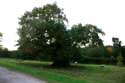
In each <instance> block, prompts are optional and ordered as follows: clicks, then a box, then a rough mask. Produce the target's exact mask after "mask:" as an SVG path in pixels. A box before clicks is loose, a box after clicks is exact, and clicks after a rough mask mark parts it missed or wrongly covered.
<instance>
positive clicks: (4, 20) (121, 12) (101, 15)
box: [0, 0, 125, 50]
mask: <svg viewBox="0 0 125 83" xmlns="http://www.w3.org/2000/svg"><path fill="white" fill-rule="evenodd" d="M55 1H56V2H57V4H58V6H59V7H60V8H64V12H65V13H66V15H67V18H68V19H69V27H70V26H72V25H73V24H77V23H82V24H94V25H97V27H98V28H101V29H102V30H103V31H104V32H105V33H106V35H105V36H104V37H103V38H102V39H103V40H104V44H105V45H111V44H112V37H119V38H120V40H121V41H122V42H123V44H124V45H125V38H124V34H125V30H124V28H125V0H0V32H2V33H3V40H2V44H3V46H4V47H7V48H8V49H10V50H14V49H16V48H17V47H15V44H16V43H17V42H16V40H17V39H18V35H17V28H18V27H19V25H18V22H19V20H18V18H19V17H21V15H23V14H24V12H25V11H30V10H32V9H33V8H34V7H40V6H43V5H45V4H47V3H53V2H55Z"/></svg>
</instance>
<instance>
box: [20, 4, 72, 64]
mask: <svg viewBox="0 0 125 83" xmlns="http://www.w3.org/2000/svg"><path fill="white" fill-rule="evenodd" d="M65 22H67V19H66V16H65V14H64V12H63V10H62V9H60V8H58V6H57V5H56V4H47V5H45V6H44V7H40V8H34V9H33V10H32V11H31V12H26V13H25V14H24V15H23V16H22V17H21V18H20V22H19V24H20V25H21V27H20V28H19V29H18V34H19V37H20V39H19V40H18V45H19V49H21V50H23V51H25V52H27V53H30V54H31V55H39V54H40V53H41V52H42V54H43V55H47V56H48V55H50V56H51V59H52V60H53V61H54V62H56V63H59V62H61V63H65V62H66V63H67V64H68V63H69V59H70V55H69V52H70V42H69V36H67V35H68V32H67V30H66V25H65Z"/></svg>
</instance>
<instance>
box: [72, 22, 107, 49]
mask: <svg viewBox="0 0 125 83" xmlns="http://www.w3.org/2000/svg"><path fill="white" fill-rule="evenodd" d="M70 33H71V39H72V43H73V45H75V46H77V47H80V46H87V45H88V46H90V47H95V46H96V47H98V46H103V41H102V40H101V38H100V37H99V34H102V35H104V34H105V33H104V32H103V31H102V30H101V29H99V28H97V27H96V26H94V25H91V24H86V25H85V26H83V25H82V24H78V25H74V26H72V29H71V31H70Z"/></svg>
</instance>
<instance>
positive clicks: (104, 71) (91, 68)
mask: <svg viewBox="0 0 125 83" xmlns="http://www.w3.org/2000/svg"><path fill="white" fill-rule="evenodd" d="M49 64H51V63H50V62H40V61H19V60H14V59H0V65H1V66H4V67H7V68H9V69H13V70H17V71H21V72H24V73H28V74H30V75H33V76H35V77H38V78H40V79H43V80H46V81H47V82H48V83H124V82H125V67H116V66H108V65H105V66H104V67H101V66H100V65H93V64H89V65H88V64H84V65H83V64H78V65H73V66H72V67H69V68H58V69H57V68H51V67H49V66H48V65H49Z"/></svg>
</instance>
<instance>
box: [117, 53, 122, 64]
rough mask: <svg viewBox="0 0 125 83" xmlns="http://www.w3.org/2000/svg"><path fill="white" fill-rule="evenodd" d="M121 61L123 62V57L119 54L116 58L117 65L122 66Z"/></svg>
mask: <svg viewBox="0 0 125 83" xmlns="http://www.w3.org/2000/svg"><path fill="white" fill-rule="evenodd" d="M122 61H123V57H122V54H121V52H120V53H119V55H118V56H117V65H118V66H122V65H123V62H122Z"/></svg>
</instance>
